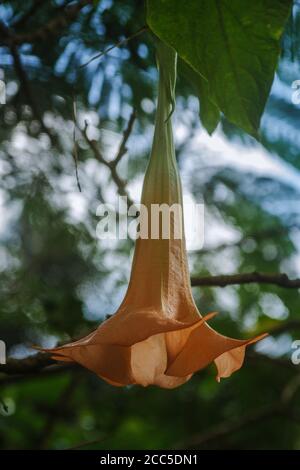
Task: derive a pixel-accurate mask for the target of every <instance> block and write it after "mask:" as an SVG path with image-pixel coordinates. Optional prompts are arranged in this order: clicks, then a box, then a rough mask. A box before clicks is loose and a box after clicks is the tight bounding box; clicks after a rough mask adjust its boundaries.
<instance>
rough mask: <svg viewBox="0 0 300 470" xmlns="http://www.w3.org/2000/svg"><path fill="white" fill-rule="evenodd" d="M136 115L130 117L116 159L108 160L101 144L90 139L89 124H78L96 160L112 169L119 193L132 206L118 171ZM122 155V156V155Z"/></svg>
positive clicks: (124, 183)
mask: <svg viewBox="0 0 300 470" xmlns="http://www.w3.org/2000/svg"><path fill="white" fill-rule="evenodd" d="M134 118H135V117H134V115H133V114H132V115H131V117H130V119H129V123H128V125H127V128H126V129H125V131H124V134H123V140H122V142H121V146H120V149H119V150H118V153H117V155H116V157H115V159H114V160H112V161H107V160H106V159H105V158H104V156H103V155H102V152H101V151H100V149H99V146H98V144H97V142H96V141H95V140H91V139H89V137H88V135H87V129H88V124H87V123H86V124H85V128H84V129H81V128H80V127H79V126H78V125H77V127H78V129H79V130H80V132H81V134H82V135H83V137H84V139H85V141H86V142H87V144H88V145H89V147H90V149H91V150H92V152H93V154H94V157H95V158H96V160H98V161H99V162H100V163H102V164H103V165H105V166H106V167H107V168H108V169H109V170H110V174H111V177H112V180H113V181H114V183H115V184H116V186H117V188H118V193H119V194H120V195H121V196H125V197H126V198H127V204H128V206H131V205H133V201H132V200H131V198H130V196H129V194H128V192H127V190H126V181H125V180H123V178H121V177H120V176H119V173H118V171H117V164H118V163H119V161H120V159H121V158H122V157H123V156H124V155H125V153H126V151H127V149H126V142H127V140H128V138H129V134H130V132H131V131H132V127H133V121H134ZM120 155H121V156H120Z"/></svg>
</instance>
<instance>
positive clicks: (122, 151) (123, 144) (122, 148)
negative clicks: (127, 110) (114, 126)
mask: <svg viewBox="0 0 300 470" xmlns="http://www.w3.org/2000/svg"><path fill="white" fill-rule="evenodd" d="M135 118H136V113H135V110H134V109H133V110H132V113H131V115H130V118H129V121H128V124H127V127H126V128H125V130H124V132H123V138H122V141H121V144H120V147H119V150H118V152H117V155H116V157H115V159H114V160H113V162H114V164H115V165H117V164H118V163H119V161H120V160H121V158H122V157H123V156H124V155H125V153H126V152H127V147H126V144H127V141H128V139H129V137H130V135H131V132H132V128H133V124H134V121H135Z"/></svg>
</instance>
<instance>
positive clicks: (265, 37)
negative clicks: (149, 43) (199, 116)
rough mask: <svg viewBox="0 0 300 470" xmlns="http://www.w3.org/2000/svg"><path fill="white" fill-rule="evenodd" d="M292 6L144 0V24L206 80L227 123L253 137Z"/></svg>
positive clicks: (284, 1)
mask: <svg viewBox="0 0 300 470" xmlns="http://www.w3.org/2000/svg"><path fill="white" fill-rule="evenodd" d="M291 4H292V1H291V0H243V1H241V0H188V1H186V2H183V1H182V0H147V22H148V25H149V26H150V28H151V30H152V31H153V32H154V33H155V34H156V35H157V36H158V37H160V38H161V39H162V40H163V41H165V42H166V43H168V44H169V45H171V46H172V47H173V48H174V49H176V51H177V52H178V54H179V56H180V57H181V58H182V59H184V60H185V61H186V62H187V63H188V64H189V65H190V66H191V67H192V68H193V69H194V70H195V71H196V72H198V73H199V74H200V75H202V76H203V77H204V78H205V79H206V80H207V81H208V86H209V99H210V100H212V101H213V102H214V103H215V104H216V105H217V106H218V107H219V108H220V110H221V111H222V112H223V113H224V114H225V116H226V117H227V119H228V120H229V121H231V122H232V123H234V124H236V125H238V126H239V127H241V128H242V129H244V130H245V131H246V132H248V133H250V134H251V135H254V136H257V130H258V127H259V123H260V118H261V115H262V113H263V110H264V107H265V103H266V100H267V98H268V95H269V92H270V88H271V85H272V81H273V77H274V72H275V68H276V65H277V60H278V55H279V40H280V37H281V35H282V32H283V29H284V25H285V22H286V20H287V18H288V15H289V12H290V7H291ZM200 99H201V96H200Z"/></svg>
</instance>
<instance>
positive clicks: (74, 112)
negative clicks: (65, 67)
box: [72, 94, 81, 193]
mask: <svg viewBox="0 0 300 470" xmlns="http://www.w3.org/2000/svg"><path fill="white" fill-rule="evenodd" d="M72 116H73V151H72V156H73V160H74V164H75V175H76V181H77V186H78V189H79V192H80V193H81V185H80V181H79V175H78V145H77V140H76V127H77V126H76V122H77V107H76V98H75V95H74V94H73V103H72Z"/></svg>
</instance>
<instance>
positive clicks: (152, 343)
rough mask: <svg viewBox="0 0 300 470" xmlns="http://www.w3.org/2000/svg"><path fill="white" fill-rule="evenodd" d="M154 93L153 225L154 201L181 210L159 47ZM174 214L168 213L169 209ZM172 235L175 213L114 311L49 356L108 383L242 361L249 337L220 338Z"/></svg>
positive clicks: (148, 179)
mask: <svg viewBox="0 0 300 470" xmlns="http://www.w3.org/2000/svg"><path fill="white" fill-rule="evenodd" d="M157 52H158V67H159V75H160V77H159V93H158V106H157V113H156V121H155V132H154V139H153V146H152V151H151V157H150V161H149V165H148V168H147V171H146V175H145V180H144V185H143V191H142V204H143V205H144V206H145V207H146V208H147V209H148V213H149V214H150V215H149V216H148V220H149V225H150V227H151V207H153V204H160V205H161V204H167V205H168V206H169V207H171V206H172V205H173V204H177V205H179V207H180V211H181V215H182V192H181V182H180V177H179V173H178V170H177V164H176V158H175V151H174V144H173V135H172V125H171V117H170V115H171V113H172V110H173V107H174V88H175V80H176V54H175V51H173V50H172V49H170V48H169V47H167V46H166V45H164V44H162V43H159V45H158V51H157ZM171 215H172V214H171ZM180 223H181V226H180V228H181V229H182V236H181V237H175V236H174V232H175V223H174V214H173V216H171V218H170V236H169V237H168V238H164V237H162V233H161V229H160V233H159V237H158V238H151V237H150V238H139V239H137V241H136V247H135V253H134V259H133V263H132V271H131V277H130V282H129V286H128V290H127V293H126V295H125V298H124V300H123V302H122V304H121V305H120V307H119V309H118V310H117V312H116V313H115V314H114V315H113V316H112V317H110V318H109V319H108V320H106V321H104V322H103V323H102V324H101V325H100V326H99V327H98V328H97V329H96V330H95V331H94V332H92V333H91V334H90V335H88V336H86V337H85V338H83V339H80V340H79V341H75V342H73V343H69V344H66V345H64V346H61V347H57V348H54V349H51V350H50V352H51V354H52V357H53V358H54V359H57V360H61V361H70V362H77V363H80V364H81V365H83V366H84V367H86V368H88V369H90V370H91V371H93V372H95V373H96V374H97V375H98V376H100V377H102V378H103V379H104V380H106V381H107V382H109V383H110V384H113V385H118V386H122V385H129V384H140V385H143V386H147V385H151V384H154V385H157V386H159V387H163V388H174V387H177V386H179V385H181V384H183V383H185V382H186V381H188V380H189V379H190V378H191V376H192V375H193V373H194V372H196V371H197V370H199V369H202V368H203V367H205V366H207V365H208V364H209V363H211V362H212V361H214V362H215V364H216V367H217V379H218V380H219V379H220V378H221V377H229V376H230V375H231V374H232V372H234V371H236V370H237V369H239V368H240V367H241V366H242V363H243V360H244V355H245V348H246V346H247V345H248V344H250V343H254V342H256V341H258V340H259V339H261V338H262V336H263V335H261V336H259V337H256V338H254V339H250V340H245V341H242V340H237V339H232V338H228V337H226V336H222V335H221V334H219V333H217V332H216V331H214V330H213V329H212V328H211V327H210V326H209V325H208V324H207V323H206V321H207V320H208V319H210V318H212V317H213V316H214V315H215V314H214V313H211V314H208V315H206V316H205V317H202V316H201V315H200V313H199V311H198V309H197V307H196V305H195V302H194V300H193V297H192V291H191V286H190V276H189V270H188V263H187V255H186V248H185V240H184V230H183V218H182V217H181V222H180Z"/></svg>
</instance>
